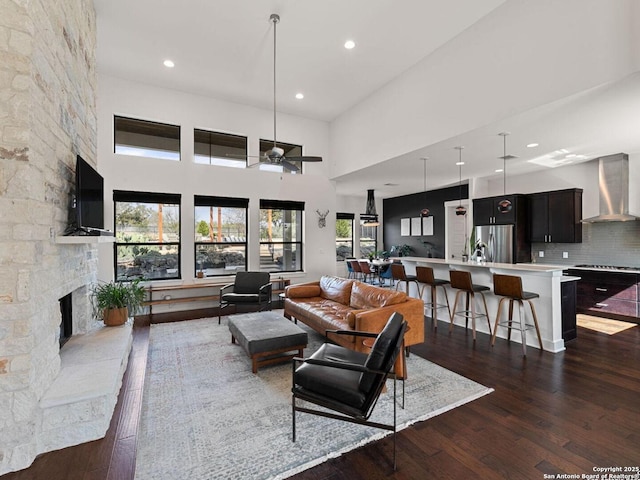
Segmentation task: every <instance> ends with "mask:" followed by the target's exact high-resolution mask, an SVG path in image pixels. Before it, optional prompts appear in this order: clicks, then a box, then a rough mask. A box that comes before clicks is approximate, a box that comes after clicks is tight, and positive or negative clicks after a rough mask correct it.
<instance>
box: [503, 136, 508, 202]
mask: <svg viewBox="0 0 640 480" xmlns="http://www.w3.org/2000/svg"><path fill="white" fill-rule="evenodd" d="M502 140H503V149H502V194H503V195H506V194H507V134H506V133H505V134H504V135H503V136H502Z"/></svg>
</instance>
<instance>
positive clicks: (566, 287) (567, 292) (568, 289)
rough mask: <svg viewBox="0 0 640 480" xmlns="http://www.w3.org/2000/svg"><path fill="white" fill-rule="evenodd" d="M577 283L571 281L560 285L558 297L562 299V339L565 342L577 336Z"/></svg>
mask: <svg viewBox="0 0 640 480" xmlns="http://www.w3.org/2000/svg"><path fill="white" fill-rule="evenodd" d="M577 283H578V282H577V281H575V280H571V281H566V282H562V283H561V284H560V296H561V297H562V302H561V307H560V308H561V310H562V339H563V340H564V341H565V342H568V341H569V340H573V339H574V338H576V336H577V332H578V329H577V327H576V293H577Z"/></svg>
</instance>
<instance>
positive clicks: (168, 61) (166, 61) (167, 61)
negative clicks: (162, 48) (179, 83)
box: [163, 60, 176, 68]
mask: <svg viewBox="0 0 640 480" xmlns="http://www.w3.org/2000/svg"><path fill="white" fill-rule="evenodd" d="M163 63H164V66H165V67H167V68H173V67H175V66H176V64H175V63H173V62H172V61H171V60H165V61H164V62H163Z"/></svg>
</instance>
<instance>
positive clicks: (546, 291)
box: [395, 257, 578, 353]
mask: <svg viewBox="0 0 640 480" xmlns="http://www.w3.org/2000/svg"><path fill="white" fill-rule="evenodd" d="M395 260H400V261H402V264H403V265H404V266H405V270H406V272H407V274H409V275H415V273H416V267H417V266H421V265H422V266H429V267H431V268H433V271H434V274H435V276H436V278H441V279H445V280H448V279H449V271H450V270H466V271H469V272H471V275H472V277H473V283H474V284H478V285H486V286H487V287H489V288H490V289H491V291H489V292H487V293H486V294H485V296H486V301H487V305H488V308H489V316H490V320H491V329H492V330H493V329H494V328H495V326H494V323H495V318H496V314H497V309H498V304H499V300H500V298H501V297H498V296H495V295H494V294H493V293H492V291H493V275H494V274H496V273H499V274H503V275H515V276H518V277H520V278H521V279H522V288H523V290H525V291H529V292H535V293H537V294H538V295H539V298H536V299H535V300H534V303H535V308H536V311H537V313H538V323H539V325H540V331H541V335H542V348H543V349H544V350H547V351H549V352H554V353H555V352H560V351H562V350H564V348H565V346H564V339H563V337H562V332H563V327H562V325H563V321H562V314H563V313H562V312H563V311H562V295H561V288H562V287H561V286H562V284H563V283H565V282H567V281H575V280H578V278H577V277H575V276H571V277H568V276H565V275H563V271H564V270H567V269H568V268H571V267H568V266H566V265H548V264H540V263H516V264H513V263H493V262H475V261H467V262H463V261H461V260H455V259H444V258H429V257H399V258H396V259H395ZM448 291H449V296H451V295H454V290H452V289H451V288H450V287H448ZM409 293H410V295H412V296H419V295H418V292H417V289H416V287H415V285H411V286H410V292H409ZM438 313H439V314H440V318H439V320H440V321H444V322H447V323H448V322H449V321H450V319H449V318H448V316H447V318H444V317H445V315H443V311H442V310H441V311H440V312H436V315H438ZM444 314H446V309H445V310H444ZM516 316H517V315H516ZM528 316H529V314H527V317H528ZM453 321H454V323H455V324H456V325H460V326H465V322H464V319H463V318H461V317H459V316H454V319H453ZM487 327H488V325H487V324H486V322H478V324H477V327H476V328H477V330H478V332H483V331H484V333H487V334H490V332H489V329H488V328H487ZM497 336H499V337H502V338H507V331H506V329H504V328H502V327H499V328H498V333H497ZM511 341H521V339H520V338H519V335H518V334H517V333H514V334H513V335H512V336H511ZM527 344H528V345H529V346H532V347H536V348H540V346H539V345H538V340H537V338H535V335H527Z"/></svg>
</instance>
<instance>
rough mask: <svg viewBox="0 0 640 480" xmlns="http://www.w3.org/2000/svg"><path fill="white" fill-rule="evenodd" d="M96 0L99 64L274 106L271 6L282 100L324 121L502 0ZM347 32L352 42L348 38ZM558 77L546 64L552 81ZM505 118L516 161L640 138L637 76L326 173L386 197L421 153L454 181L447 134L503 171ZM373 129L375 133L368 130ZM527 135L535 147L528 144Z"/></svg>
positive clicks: (634, 143)
mask: <svg viewBox="0 0 640 480" xmlns="http://www.w3.org/2000/svg"><path fill="white" fill-rule="evenodd" d="M94 3H95V7H96V12H97V19H98V69H99V71H100V72H103V73H107V74H109V75H113V76H117V77H122V78H126V79H131V80H135V81H140V82H144V83H148V84H153V85H158V86H161V87H166V88H172V89H177V90H181V91H185V92H190V93H194V94H199V95H204V96H211V97H215V98H220V99H223V100H226V101H231V102H237V103H242V104H247V105H253V106H257V107H260V108H264V109H269V110H270V109H272V108H273V103H272V102H273V83H272V82H273V70H272V69H273V36H272V35H273V30H272V28H273V27H272V24H271V22H270V21H269V16H270V15H271V14H272V13H277V14H279V15H280V17H281V21H280V23H279V24H278V26H277V35H278V37H277V60H278V70H277V95H278V102H277V103H278V111H279V112H283V113H290V114H293V115H299V116H303V117H307V118H312V119H317V120H322V121H327V122H332V121H333V120H335V119H336V118H339V116H340V115H342V114H344V112H347V111H349V110H350V109H352V108H353V107H354V106H356V105H358V104H360V103H362V102H367V101H368V99H370V98H371V96H372V95H374V94H375V92H377V91H379V90H380V89H384V88H385V86H387V85H388V84H389V83H390V82H392V81H393V80H394V79H395V78H397V77H398V76H401V75H403V74H404V73H405V72H407V71H408V70H409V69H411V68H412V67H413V66H414V65H416V64H418V63H419V62H421V61H422V60H423V59H425V58H426V57H428V56H430V55H432V54H433V53H434V52H436V51H438V49H440V48H442V47H443V45H445V44H447V43H448V42H450V41H452V40H453V39H455V38H456V37H457V36H459V35H461V34H462V33H463V32H464V31H465V30H467V29H469V28H472V27H473V25H474V24H476V23H477V22H478V21H480V20H481V19H482V18H483V17H485V16H487V15H490V14H491V12H493V11H494V10H495V9H497V8H499V7H501V6H502V5H503V4H504V3H505V0H398V1H393V2H392V1H390V0H322V1H318V0H188V1H186V0H185V1H184V2H177V1H175V0H135V1H131V0H94ZM516 4H517V2H516ZM516 7H517V5H516ZM516 7H514V8H516ZM639 23H640V22H639ZM543 34H544V32H542V31H541V35H543ZM585 34H588V32H585ZM349 39H351V40H353V41H355V42H356V47H355V48H354V49H352V50H347V49H345V48H344V46H343V45H344V42H345V41H346V40H349ZM505 42H506V43H507V44H508V39H505ZM522 54H523V55H525V54H526V52H522ZM165 59H171V60H173V61H174V62H175V68H173V69H168V68H166V67H164V66H163V64H162V62H163V60H165ZM487 59H488V60H489V59H490V56H488V57H487ZM568 61H570V59H568ZM553 81H554V79H553V73H552V72H550V75H549V82H553ZM298 92H301V93H303V94H304V95H305V98H304V99H303V100H297V99H296V98H295V94H296V93H298ZM526 93H527V92H526V91H524V92H523V95H526ZM505 129H506V130H508V131H510V132H511V135H510V136H509V137H508V145H509V149H508V153H509V154H512V155H516V156H518V157H519V158H518V159H517V160H514V161H512V162H510V163H509V165H508V169H509V172H511V173H514V174H515V173H526V172H527V171H532V170H535V169H542V168H549V167H550V166H552V165H555V164H562V163H563V162H564V163H566V162H568V161H576V159H575V158H574V159H573V160H568V159H566V158H565V156H566V154H562V153H558V152H561V151H562V149H567V151H568V152H569V153H575V154H578V155H584V158H578V160H577V161H584V160H589V159H592V158H595V157H597V156H599V155H606V154H611V153H617V152H620V151H625V152H627V153H630V152H640V76H638V75H637V74H635V75H631V76H628V77H626V78H624V79H623V80H622V81H620V82H616V83H614V84H609V85H602V86H600V87H598V88H594V89H591V90H589V91H585V92H579V93H576V94H574V95H572V96H570V97H566V98H563V99H561V100H558V101H555V102H551V103H549V104H546V105H542V106H539V107H536V108H533V109H531V110H529V111H526V112H519V113H517V114H514V115H512V116H510V117H508V118H502V119H500V120H499V121H496V122H491V123H490V124H486V125H483V126H482V127H481V128H475V129H473V130H471V131H466V132H460V133H459V134H457V135H455V136H452V137H450V138H447V139H445V140H442V141H438V142H434V143H432V144H429V145H424V146H423V147H421V148H418V149H415V150H413V151H410V152H405V153H403V154H402V155H397V156H394V158H388V159H385V160H384V161H382V162H378V163H377V164H376V165H370V166H366V168H363V169H360V170H358V171H354V172H351V173H347V174H344V175H341V176H339V177H337V178H336V179H335V180H336V186H337V191H338V193H339V194H344V195H364V192H365V191H366V190H367V189H369V188H376V189H377V192H378V193H377V195H380V196H382V197H389V196H397V195H403V194H407V193H414V192H418V191H421V190H422V189H423V163H422V161H420V158H421V157H429V158H430V159H437V160H438V161H433V162H429V167H428V168H429V182H428V188H429V189H432V188H438V187H440V186H444V185H451V184H452V183H455V182H457V179H458V174H457V170H456V169H455V167H453V164H454V163H455V159H456V155H457V153H456V151H455V150H454V149H453V147H454V146H456V145H465V146H467V148H468V150H465V151H464V152H463V154H464V155H465V156H466V158H467V159H470V157H471V158H473V162H468V165H467V166H466V167H465V169H466V170H465V177H492V176H498V175H501V174H496V173H494V170H495V169H496V168H498V167H499V166H500V165H498V164H499V163H500V162H499V160H498V159H497V157H499V156H500V155H501V154H502V140H501V138H500V137H498V136H497V134H498V133H499V132H500V131H504V130H505ZM380 141H384V139H380V138H372V139H371V142H380ZM531 142H537V143H539V144H540V148H527V147H526V144H528V143H531ZM385 183H392V184H396V185H395V186H393V187H389V186H385V185H384V184H385Z"/></svg>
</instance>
